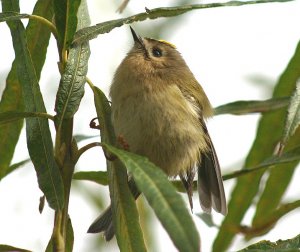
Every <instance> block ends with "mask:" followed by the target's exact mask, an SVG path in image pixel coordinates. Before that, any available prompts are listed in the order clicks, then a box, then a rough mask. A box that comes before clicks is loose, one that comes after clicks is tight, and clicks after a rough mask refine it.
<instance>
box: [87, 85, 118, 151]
mask: <svg viewBox="0 0 300 252" xmlns="http://www.w3.org/2000/svg"><path fill="white" fill-rule="evenodd" d="M92 90H93V92H94V101H95V106H96V110H97V117H98V121H99V126H100V132H101V141H102V142H105V143H109V144H111V145H115V144H116V136H115V132H114V128H113V125H112V121H111V107H110V103H109V101H108V99H107V98H106V96H105V95H104V93H103V92H102V91H101V90H100V89H99V88H97V87H96V86H93V87H92Z"/></svg>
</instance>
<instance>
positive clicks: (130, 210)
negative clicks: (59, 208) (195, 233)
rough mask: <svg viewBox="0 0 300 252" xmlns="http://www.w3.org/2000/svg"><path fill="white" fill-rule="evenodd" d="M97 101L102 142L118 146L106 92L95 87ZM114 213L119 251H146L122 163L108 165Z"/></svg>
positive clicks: (112, 210) (109, 163)
mask: <svg viewBox="0 0 300 252" xmlns="http://www.w3.org/2000/svg"><path fill="white" fill-rule="evenodd" d="M92 89H93V92H94V102H95V107H96V111H97V116H98V120H99V122H100V132H101V140H102V141H104V140H105V141H107V142H108V143H110V144H115V143H116V137H115V134H114V130H113V127H112V122H111V108H110V104H109V102H108V100H107V98H106V97H105V95H104V94H103V92H102V91H101V90H100V89H99V88H97V87H93V88H92ZM107 171H108V178H109V191H110V198H111V212H112V219H113V225H114V231H115V233H116V237H117V242H118V245H119V248H120V251H126V252H127V251H128V252H131V251H132V252H133V251H147V250H146V246H145V242H144V240H143V234H142V230H141V227H140V223H139V217H138V216H139V215H138V212H137V207H136V204H135V201H134V198H133V196H132V194H131V192H130V190H129V187H128V182H127V180H128V178H127V171H126V169H125V167H124V166H123V165H122V163H121V162H119V161H114V162H107Z"/></svg>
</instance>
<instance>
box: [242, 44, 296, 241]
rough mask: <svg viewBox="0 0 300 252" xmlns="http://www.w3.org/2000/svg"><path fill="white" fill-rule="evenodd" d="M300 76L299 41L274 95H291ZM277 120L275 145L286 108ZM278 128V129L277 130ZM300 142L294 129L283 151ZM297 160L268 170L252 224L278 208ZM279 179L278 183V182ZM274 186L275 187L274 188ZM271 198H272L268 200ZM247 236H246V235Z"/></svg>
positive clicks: (292, 147) (257, 223)
mask: <svg viewBox="0 0 300 252" xmlns="http://www.w3.org/2000/svg"><path fill="white" fill-rule="evenodd" d="M299 78H300V42H299V43H298V45H297V48H296V51H295V54H294V55H293V57H292V58H291V60H290V62H289V64H288V66H287V68H286V70H285V71H284V72H283V74H282V75H281V77H280V78H279V81H278V84H277V86H276V88H275V90H274V95H276V96H277V97H278V96H291V95H292V94H293V92H294V90H295V88H296V87H295V85H296V83H297V80H298V79H299ZM278 112H279V114H277V120H280V121H278V123H277V122H274V121H271V122H269V124H268V125H269V126H270V125H276V128H277V129H276V130H275V132H276V133H275V135H274V128H275V127H273V128H272V138H273V137H274V140H276V142H277V143H276V146H277V144H278V142H279V141H280V140H281V139H282V133H283V131H284V121H285V119H286V117H287V111H286V110H278ZM278 129H279V130H278ZM266 132H268V133H265V134H267V136H266V138H267V139H266V141H269V139H268V135H270V134H269V133H270V128H269V130H267V131H266ZM299 143H300V130H296V132H295V134H294V135H293V137H291V138H290V139H289V141H288V143H287V144H286V147H285V151H286V152H287V151H290V150H292V149H294V148H296V147H298V146H299ZM298 163H299V160H297V161H295V162H290V163H286V164H281V165H279V167H278V169H272V170H270V173H269V177H268V179H267V181H266V185H265V187H264V190H263V192H262V194H261V196H260V198H259V201H258V203H257V206H256V212H255V214H254V217H253V220H252V226H256V225H260V223H261V222H263V221H264V218H265V216H266V215H268V214H269V213H272V212H273V211H274V210H276V209H277V208H278V205H279V204H280V202H281V200H282V197H283V195H284V194H285V192H286V190H287V188H288V186H289V184H290V182H291V179H292V177H293V174H294V171H295V168H296V167H297V165H298ZM278 181H280V183H278ZM274 188H276V189H275V190H274ZM270 199H272V200H270ZM246 238H248V237H246Z"/></svg>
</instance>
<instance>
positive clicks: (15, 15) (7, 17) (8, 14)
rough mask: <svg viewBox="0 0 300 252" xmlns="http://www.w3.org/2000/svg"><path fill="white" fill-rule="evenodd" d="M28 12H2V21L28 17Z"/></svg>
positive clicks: (0, 17)
mask: <svg viewBox="0 0 300 252" xmlns="http://www.w3.org/2000/svg"><path fill="white" fill-rule="evenodd" d="M28 17H29V15H28V14H20V13H18V12H13V11H7V12H2V13H0V22H6V21H13V20H20V19H21V18H28Z"/></svg>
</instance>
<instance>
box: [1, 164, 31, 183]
mask: <svg viewBox="0 0 300 252" xmlns="http://www.w3.org/2000/svg"><path fill="white" fill-rule="evenodd" d="M28 162H30V159H26V160H23V161H21V162H18V163H15V164H12V165H11V166H9V167H8V169H7V170H6V173H5V174H4V176H3V177H5V176H7V175H8V174H10V173H12V172H13V171H15V170H17V169H18V168H20V167H22V166H23V165H25V164H27V163H28ZM3 177H0V180H1V179H2V178H3Z"/></svg>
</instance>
